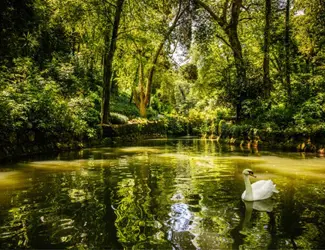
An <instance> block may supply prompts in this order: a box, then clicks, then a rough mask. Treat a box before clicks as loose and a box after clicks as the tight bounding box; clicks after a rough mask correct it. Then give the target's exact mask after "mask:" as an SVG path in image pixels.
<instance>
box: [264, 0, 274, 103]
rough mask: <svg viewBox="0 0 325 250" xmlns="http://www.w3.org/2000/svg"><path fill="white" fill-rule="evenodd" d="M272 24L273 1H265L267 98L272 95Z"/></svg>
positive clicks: (265, 80) (265, 76) (265, 83)
mask: <svg viewBox="0 0 325 250" xmlns="http://www.w3.org/2000/svg"><path fill="white" fill-rule="evenodd" d="M270 24H271V0H265V27H264V48H263V52H264V60H263V83H264V88H265V96H266V97H267V98H268V97H270V94H271V89H272V85H271V84H272V83H271V80H270V54H269V53H270Z"/></svg>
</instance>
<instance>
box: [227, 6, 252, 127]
mask: <svg viewBox="0 0 325 250" xmlns="http://www.w3.org/2000/svg"><path fill="white" fill-rule="evenodd" d="M242 5H243V0H233V2H232V6H231V19H230V23H229V25H228V26H227V30H226V34H227V36H228V40H229V43H230V46H231V49H232V51H233V55H234V60H235V66H236V72H237V81H236V82H237V86H236V89H237V91H236V92H237V97H236V120H237V121H239V120H240V118H241V111H242V102H243V100H244V99H245V96H244V95H245V92H244V91H245V88H246V82H247V79H246V67H245V62H244V58H243V52H242V46H241V43H240V41H239V37H238V23H239V15H240V8H241V6H242Z"/></svg>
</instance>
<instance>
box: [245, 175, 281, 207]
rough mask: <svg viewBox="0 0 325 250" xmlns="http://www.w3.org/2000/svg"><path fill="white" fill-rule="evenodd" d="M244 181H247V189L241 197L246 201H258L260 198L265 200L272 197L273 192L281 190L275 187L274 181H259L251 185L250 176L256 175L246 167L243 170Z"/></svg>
mask: <svg viewBox="0 0 325 250" xmlns="http://www.w3.org/2000/svg"><path fill="white" fill-rule="evenodd" d="M243 175H244V181H245V188H246V190H245V191H244V192H243V194H242V196H241V198H242V199H243V200H245V201H258V200H265V199H267V198H270V197H271V196H272V195H273V193H278V192H279V191H278V190H277V189H276V188H275V184H273V181H271V180H267V181H264V180H262V181H257V182H255V183H253V184H252V185H251V183H250V181H249V176H253V177H255V178H256V176H255V175H254V173H253V171H252V170H250V169H245V170H244V171H243Z"/></svg>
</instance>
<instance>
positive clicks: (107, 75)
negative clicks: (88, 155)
mask: <svg viewBox="0 0 325 250" xmlns="http://www.w3.org/2000/svg"><path fill="white" fill-rule="evenodd" d="M123 3H124V0H117V1H116V11H115V18H114V24H113V31H112V38H111V40H110V46H109V50H108V53H106V54H105V57H104V86H103V98H102V124H105V123H106V124H107V123H109V116H110V98H111V86H110V85H111V78H112V73H113V70H112V66H113V59H114V53H115V50H116V41H117V33H118V28H119V25H120V19H121V13H122V9H123ZM105 38H106V36H105ZM106 41H107V40H106V39H105V42H106Z"/></svg>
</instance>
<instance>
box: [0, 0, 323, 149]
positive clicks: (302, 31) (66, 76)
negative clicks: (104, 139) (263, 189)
mask: <svg viewBox="0 0 325 250" xmlns="http://www.w3.org/2000/svg"><path fill="white" fill-rule="evenodd" d="M0 12H1V14H0V66H1V69H0V81H1V83H0V141H1V143H0V144H1V146H4V145H15V144H17V143H19V141H20V139H21V138H22V137H26V138H28V139H29V141H31V142H33V141H34V140H35V137H37V138H42V139H43V140H47V141H51V140H54V141H57V140H58V139H57V138H78V139H80V140H86V139H92V138H96V137H98V128H99V127H100V126H98V125H100V124H111V123H125V122H127V121H128V120H129V121H132V120H133V121H138V122H141V121H144V120H145V119H149V120H157V119H158V118H160V117H163V118H162V119H164V122H165V123H166V126H167V127H168V131H169V132H170V133H174V134H177V133H180V132H181V131H183V130H184V127H187V129H188V127H190V128H191V129H190V132H191V133H192V134H200V135H207V134H216V135H219V136H220V134H222V129H223V128H224V127H226V126H227V125H226V124H229V123H230V122H231V123H232V124H233V126H232V127H231V128H230V129H231V130H232V132H233V133H236V131H238V130H250V131H256V130H263V131H283V132H292V131H296V132H299V133H318V134H317V135H320V134H321V135H325V125H324V120H325V2H324V1H322V0H308V1H307V0H296V1H294V2H293V1H290V0H282V1H275V0H264V1H261V0H245V1H244V0H219V1H213V0H137V1H134V0H86V1H80V0H73V1H72V0H64V1H63V0H4V1H3V3H2V7H1V9H0ZM223 124H225V125H223ZM252 129H253V130H252ZM187 132H188V131H187Z"/></svg>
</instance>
